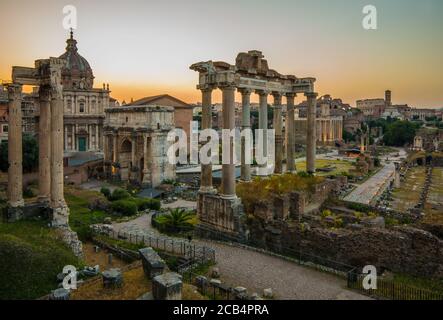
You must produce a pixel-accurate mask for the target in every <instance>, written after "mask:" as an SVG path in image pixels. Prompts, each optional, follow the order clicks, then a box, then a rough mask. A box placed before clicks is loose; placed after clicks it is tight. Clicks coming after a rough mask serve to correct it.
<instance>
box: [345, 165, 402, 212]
mask: <svg viewBox="0 0 443 320" xmlns="http://www.w3.org/2000/svg"><path fill="white" fill-rule="evenodd" d="M394 173H395V165H394V163H387V164H385V166H384V167H383V168H382V169H381V170H380V171H378V172H377V173H376V174H375V175H373V176H372V177H370V178H369V179H368V180H367V181H365V182H363V183H362V184H360V185H359V186H358V187H357V188H356V189H355V190H353V191H352V192H351V193H350V194H349V195H347V196H346V197H345V198H344V200H346V201H351V202H357V203H362V204H367V205H368V204H370V203H371V202H372V200H373V199H374V197H376V196H377V195H379V194H380V193H381V192H383V190H384V188H385V187H386V186H387V185H388V184H389V182H390V181H391V180H392V179H393V178H394Z"/></svg>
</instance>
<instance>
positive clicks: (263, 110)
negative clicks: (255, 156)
mask: <svg viewBox="0 0 443 320" xmlns="http://www.w3.org/2000/svg"><path fill="white" fill-rule="evenodd" d="M256 93H257V94H258V95H259V111H258V128H259V129H261V130H263V146H262V150H263V151H262V153H263V156H264V157H265V158H267V156H268V94H269V92H267V91H264V90H257V91H256ZM257 174H258V175H264V176H267V175H269V172H268V164H267V163H265V164H262V165H260V166H259V168H258V171H257Z"/></svg>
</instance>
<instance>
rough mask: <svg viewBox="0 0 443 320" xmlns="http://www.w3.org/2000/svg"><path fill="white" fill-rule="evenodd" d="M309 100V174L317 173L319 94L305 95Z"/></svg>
mask: <svg viewBox="0 0 443 320" xmlns="http://www.w3.org/2000/svg"><path fill="white" fill-rule="evenodd" d="M305 95H306V97H307V98H308V110H307V111H308V119H307V122H308V123H307V125H308V130H307V139H306V140H307V141H306V170H307V172H308V173H311V174H314V173H315V153H316V137H315V125H316V123H315V121H316V119H315V118H316V107H317V95H318V94H317V93H314V92H309V93H306V94H305Z"/></svg>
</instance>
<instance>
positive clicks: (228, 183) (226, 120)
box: [221, 85, 237, 199]
mask: <svg viewBox="0 0 443 320" xmlns="http://www.w3.org/2000/svg"><path fill="white" fill-rule="evenodd" d="M221 89H222V91H223V101H222V104H223V129H228V130H230V131H232V130H233V129H235V105H234V101H235V90H236V88H235V86H229V85H228V86H224V87H221ZM233 147H234V143H233V141H232V140H231V143H230V161H229V164H223V165H222V186H221V188H222V190H221V191H222V192H221V197H222V198H224V199H235V198H236V197H237V196H236V193H235V163H234V161H233V160H234V153H235V150H234V148H233Z"/></svg>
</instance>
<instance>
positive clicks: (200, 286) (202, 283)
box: [195, 276, 209, 292]
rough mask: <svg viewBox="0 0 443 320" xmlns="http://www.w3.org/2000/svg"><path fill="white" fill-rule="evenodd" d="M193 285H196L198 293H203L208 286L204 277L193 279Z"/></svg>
mask: <svg viewBox="0 0 443 320" xmlns="http://www.w3.org/2000/svg"><path fill="white" fill-rule="evenodd" d="M195 283H196V285H197V288H198V289H199V290H200V291H203V292H204V291H205V290H206V287H207V286H208V284H209V281H208V279H207V278H206V277H205V276H197V277H196V278H195Z"/></svg>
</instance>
